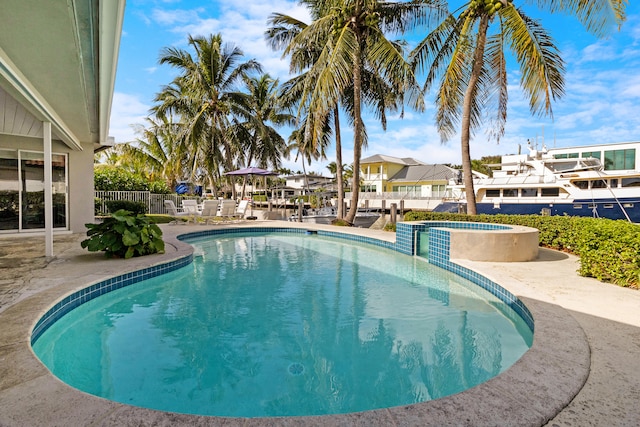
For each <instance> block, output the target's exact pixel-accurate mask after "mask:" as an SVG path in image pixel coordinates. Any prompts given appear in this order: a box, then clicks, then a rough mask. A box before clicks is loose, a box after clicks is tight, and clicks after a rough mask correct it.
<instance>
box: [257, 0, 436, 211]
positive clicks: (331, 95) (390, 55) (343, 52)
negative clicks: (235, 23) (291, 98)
mask: <svg viewBox="0 0 640 427" xmlns="http://www.w3.org/2000/svg"><path fill="white" fill-rule="evenodd" d="M301 3H302V4H304V5H306V6H307V7H308V8H309V10H310V12H311V14H312V18H313V19H314V21H313V22H312V23H311V24H309V25H304V24H301V23H299V21H296V20H294V19H292V18H289V17H286V16H284V15H272V18H271V21H270V23H271V24H272V26H276V27H277V25H283V26H289V28H291V27H292V26H297V29H296V30H295V31H294V32H293V33H294V34H293V36H292V33H287V32H286V31H282V32H280V33H278V32H277V31H276V32H275V33H273V32H272V34H271V36H275V39H276V40H277V43H276V45H278V44H280V45H284V44H285V43H286V48H285V51H284V55H285V56H288V55H290V56H291V69H292V71H293V72H305V73H306V78H304V82H305V83H304V84H303V88H302V91H301V96H300V101H299V105H300V108H301V109H302V111H305V112H306V114H308V116H309V117H307V119H306V128H305V138H311V140H312V141H314V142H315V141H317V140H318V138H319V137H320V135H321V134H322V132H323V129H324V126H325V123H326V120H325V119H326V117H327V116H329V114H331V113H332V112H335V111H336V109H337V106H338V105H339V103H340V102H343V103H345V102H348V103H347V104H343V105H345V108H346V109H347V111H348V117H349V118H350V120H352V126H353V129H354V141H353V151H354V171H355V174H356V177H355V178H356V179H355V188H354V191H353V192H352V200H351V209H350V211H349V213H348V214H347V216H346V220H347V221H348V222H350V223H353V220H354V219H355V215H356V212H357V205H358V196H359V194H358V191H359V176H358V175H359V172H360V171H359V168H360V157H361V153H362V147H363V145H364V143H365V142H366V132H365V127H364V122H363V120H362V107H363V105H364V104H365V103H366V102H367V101H368V99H367V97H366V96H365V95H366V92H365V91H364V90H363V88H364V87H365V86H366V83H364V82H365V81H366V77H365V76H366V75H367V73H370V74H369V75H370V76H372V78H371V79H370V87H371V88H373V87H374V86H375V83H378V82H379V83H384V86H381V85H379V86H378V88H380V89H382V88H383V87H385V88H386V89H389V88H390V89H391V90H383V91H382V92H384V93H386V94H393V95H392V96H383V97H382V98H379V97H378V99H377V103H378V104H377V105H381V106H382V111H383V112H384V111H385V110H386V109H387V108H389V107H390V106H391V105H393V103H394V102H395V100H397V99H399V98H400V97H402V98H403V99H405V100H408V101H409V103H410V104H411V105H412V106H413V107H416V108H418V109H420V108H421V106H422V105H423V104H422V97H421V96H420V93H419V91H418V90H417V85H416V83H415V79H414V76H413V73H412V70H411V68H410V67H409V65H408V64H407V63H406V61H405V60H404V57H403V51H402V46H401V45H400V44H399V43H393V42H391V41H390V40H388V39H387V38H386V36H385V34H384V30H389V31H395V32H402V31H404V30H406V29H407V28H409V27H411V26H413V25H415V24H417V23H423V22H424V21H425V20H426V19H427V18H428V16H429V12H431V11H432V7H431V3H432V2H427V1H416V2H411V3H394V2H379V1H377V0H351V1H348V0H347V1H345V0H328V1H312V0H305V1H301ZM267 36H268V37H269V33H268V34H267ZM372 99H373V98H372ZM389 100H393V101H392V102H389ZM334 116H335V117H337V115H336V114H334ZM336 135H337V133H336ZM336 142H337V144H336V145H338V141H336ZM336 162H337V163H338V164H339V166H338V167H339V168H340V167H341V163H342V159H341V158H340V159H338V158H337V159H336ZM338 176H341V173H338Z"/></svg>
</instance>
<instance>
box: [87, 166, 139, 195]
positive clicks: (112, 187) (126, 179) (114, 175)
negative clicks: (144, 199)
mask: <svg viewBox="0 0 640 427" xmlns="http://www.w3.org/2000/svg"><path fill="white" fill-rule="evenodd" d="M93 173H94V176H93V184H94V187H95V189H96V191H148V190H149V186H148V184H147V181H146V179H144V178H142V177H141V176H139V175H136V174H134V173H132V172H129V171H127V170H125V169H122V168H117V167H114V166H105V165H101V166H99V167H95V168H94V171H93Z"/></svg>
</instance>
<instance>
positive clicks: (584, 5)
mask: <svg viewBox="0 0 640 427" xmlns="http://www.w3.org/2000/svg"><path fill="white" fill-rule="evenodd" d="M512 1H513V0H471V1H470V2H468V3H466V5H465V6H464V7H463V8H460V9H459V10H457V11H456V12H455V13H453V14H450V15H449V16H448V17H446V18H445V19H444V20H443V21H442V23H441V24H440V25H439V26H438V27H437V28H436V29H435V30H434V31H433V32H431V33H430V34H429V35H428V36H427V37H426V38H425V39H424V40H423V41H422V42H421V43H420V44H419V45H418V46H417V47H416V48H415V50H414V51H413V52H412V55H411V57H412V58H413V61H414V63H415V65H416V66H417V67H418V68H419V69H421V70H426V71H427V77H426V81H425V85H424V89H425V90H427V89H429V88H430V87H431V85H432V84H433V83H434V81H435V80H436V79H437V78H440V83H439V88H438V94H437V97H436V104H437V113H436V125H437V127H438V130H439V132H440V136H441V139H442V141H443V142H445V141H447V140H448V139H450V138H451V137H452V136H453V135H454V134H455V133H456V130H457V129H458V126H459V127H460V134H461V136H460V139H461V144H460V145H461V150H462V167H463V174H464V185H465V196H466V200H467V213H469V214H471V215H475V214H476V211H477V210H476V200H475V192H474V188H473V175H472V168H471V156H470V148H469V143H470V140H471V136H472V134H473V133H474V132H475V131H477V130H478V129H479V128H480V126H481V125H482V123H483V121H482V117H483V114H484V113H485V112H486V111H495V116H494V119H493V120H494V122H493V126H492V128H491V132H490V137H492V138H495V139H496V140H497V141H499V139H500V138H501V137H502V136H503V135H504V130H505V123H506V119H507V98H508V96H507V68H506V56H505V51H506V50H510V51H511V53H512V54H513V56H514V57H515V59H516V61H517V62H518V65H519V67H520V71H521V78H520V86H521V87H522V89H523V91H524V93H525V94H526V96H527V97H528V98H529V107H530V109H531V112H532V113H533V114H538V115H549V116H552V115H553V113H552V108H551V104H552V101H554V100H556V99H558V98H560V97H561V96H562V95H563V94H564V71H565V69H564V62H563V60H562V58H561V57H560V53H559V51H558V48H557V47H556V45H555V44H554V41H553V39H552V37H551V36H550V34H549V33H548V32H547V31H545V29H544V28H543V27H542V26H541V25H540V23H539V22H538V21H536V20H534V19H532V18H530V17H529V16H527V15H526V14H525V11H524V10H523V8H517V7H516V6H515V5H514V4H513V3H512ZM528 3H533V4H534V5H536V6H537V7H539V8H540V9H543V10H548V11H550V12H563V13H568V14H572V15H574V16H576V17H577V18H578V19H579V20H580V21H581V22H582V23H583V24H584V25H585V27H586V28H587V30H589V31H591V32H593V33H594V34H596V35H603V34H604V33H605V32H606V30H607V29H608V28H610V27H611V24H613V23H618V24H621V23H622V22H623V21H624V18H625V15H624V13H625V6H626V0H592V1H579V0H532V1H529V2H528ZM456 14H457V16H456ZM490 28H491V29H492V30H494V31H493V32H491V33H490V32H489V29H490Z"/></svg>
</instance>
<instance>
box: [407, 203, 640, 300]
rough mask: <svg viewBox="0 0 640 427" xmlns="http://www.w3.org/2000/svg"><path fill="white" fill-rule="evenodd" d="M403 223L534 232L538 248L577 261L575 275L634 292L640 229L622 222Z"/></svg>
mask: <svg viewBox="0 0 640 427" xmlns="http://www.w3.org/2000/svg"><path fill="white" fill-rule="evenodd" d="M404 219H405V221H471V222H488V223H500V224H511V225H522V226H527V227H533V228H537V229H538V230H539V234H538V238H539V241H540V245H541V246H544V247H548V248H552V249H556V250H560V251H565V252H569V253H573V254H575V255H578V256H579V257H580V268H579V270H578V273H579V274H580V275H582V276H586V277H594V278H596V279H598V280H600V281H603V282H611V283H615V284H617V285H620V286H628V287H632V288H638V287H639V285H640V228H638V227H639V226H638V225H637V224H631V223H629V222H627V221H623V220H610V219H604V218H587V217H577V216H540V215H475V216H470V215H465V214H450V213H436V212H410V213H408V214H407V215H405V217H404Z"/></svg>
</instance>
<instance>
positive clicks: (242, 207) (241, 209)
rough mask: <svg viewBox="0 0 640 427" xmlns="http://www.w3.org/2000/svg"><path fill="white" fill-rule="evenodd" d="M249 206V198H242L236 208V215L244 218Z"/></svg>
mask: <svg viewBox="0 0 640 427" xmlns="http://www.w3.org/2000/svg"><path fill="white" fill-rule="evenodd" d="M248 207H249V200H240V203H238V207H237V208H236V212H235V216H236V217H238V218H244V217H245V215H246V213H247V208H248Z"/></svg>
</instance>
